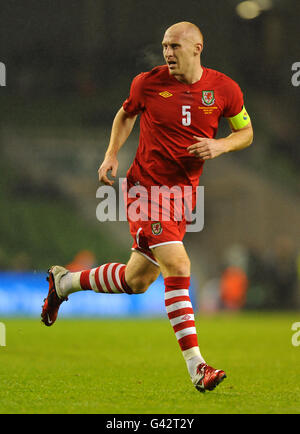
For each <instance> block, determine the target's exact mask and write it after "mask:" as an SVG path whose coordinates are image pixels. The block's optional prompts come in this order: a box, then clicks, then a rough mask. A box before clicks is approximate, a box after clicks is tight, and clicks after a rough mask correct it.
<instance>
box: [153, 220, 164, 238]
mask: <svg viewBox="0 0 300 434" xmlns="http://www.w3.org/2000/svg"><path fill="white" fill-rule="evenodd" d="M151 228H152V233H153V235H160V234H161V233H162V227H161V223H160V222H157V223H151Z"/></svg>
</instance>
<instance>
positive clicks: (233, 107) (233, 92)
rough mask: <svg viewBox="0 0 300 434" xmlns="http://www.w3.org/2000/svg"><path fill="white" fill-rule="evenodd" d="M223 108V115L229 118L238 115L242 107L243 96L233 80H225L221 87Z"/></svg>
mask: <svg viewBox="0 0 300 434" xmlns="http://www.w3.org/2000/svg"><path fill="white" fill-rule="evenodd" d="M223 92H224V95H223V98H224V108H223V116H224V117H225V118H231V117H233V116H236V115H238V114H239V113H240V112H241V111H242V110H243V107H244V96H243V93H242V91H241V89H240V86H239V85H238V84H237V83H236V82H235V81H233V80H231V79H229V78H228V80H226V83H225V85H224V88H223Z"/></svg>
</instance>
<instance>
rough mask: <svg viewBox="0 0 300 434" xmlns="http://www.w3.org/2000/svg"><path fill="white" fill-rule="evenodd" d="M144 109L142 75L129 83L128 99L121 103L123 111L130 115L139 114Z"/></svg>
mask: <svg viewBox="0 0 300 434" xmlns="http://www.w3.org/2000/svg"><path fill="white" fill-rule="evenodd" d="M144 108H145V94H144V74H143V73H141V74H139V75H137V76H136V77H135V78H134V79H133V80H132V83H131V87H130V94H129V97H128V98H127V99H126V100H125V101H124V103H123V109H124V110H125V111H126V112H127V113H130V114H132V115H137V114H139V113H141V112H142V111H143V110H144Z"/></svg>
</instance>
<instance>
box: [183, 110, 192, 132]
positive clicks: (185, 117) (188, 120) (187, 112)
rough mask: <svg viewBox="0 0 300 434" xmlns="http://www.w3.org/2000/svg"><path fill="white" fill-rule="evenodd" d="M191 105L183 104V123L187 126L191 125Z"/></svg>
mask: <svg viewBox="0 0 300 434" xmlns="http://www.w3.org/2000/svg"><path fill="white" fill-rule="evenodd" d="M190 110H191V106H190V105H183V106H182V125H184V126H185V127H188V126H189V125H191V112H190Z"/></svg>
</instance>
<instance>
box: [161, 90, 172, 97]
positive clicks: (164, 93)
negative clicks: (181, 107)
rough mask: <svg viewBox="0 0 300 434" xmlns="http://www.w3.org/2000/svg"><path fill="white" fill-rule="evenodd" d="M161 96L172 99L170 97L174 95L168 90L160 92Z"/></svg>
mask: <svg viewBox="0 0 300 434" xmlns="http://www.w3.org/2000/svg"><path fill="white" fill-rule="evenodd" d="M159 95H160V96H162V97H163V98H170V96H173V94H172V93H170V92H168V91H167V90H164V91H163V92H160V93H159Z"/></svg>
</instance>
